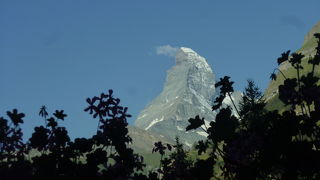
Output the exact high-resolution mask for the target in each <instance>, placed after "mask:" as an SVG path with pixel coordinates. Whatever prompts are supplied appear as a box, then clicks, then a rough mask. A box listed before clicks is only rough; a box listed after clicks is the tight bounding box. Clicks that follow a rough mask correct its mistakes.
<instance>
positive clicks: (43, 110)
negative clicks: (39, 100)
mask: <svg viewBox="0 0 320 180" xmlns="http://www.w3.org/2000/svg"><path fill="white" fill-rule="evenodd" d="M39 116H41V117H44V118H46V117H47V116H48V112H47V107H46V106H41V108H40V112H39Z"/></svg>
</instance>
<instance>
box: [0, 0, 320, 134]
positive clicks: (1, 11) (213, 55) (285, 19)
mask: <svg viewBox="0 0 320 180" xmlns="http://www.w3.org/2000/svg"><path fill="white" fill-rule="evenodd" d="M319 6H320V1H318V0H310V1H297V0H290V1H289V0H284V1H276V0H272V1H255V0H247V1H211V0H210V1H209V0H204V1H169V0H164V1H147V0H141V1H113V2H111V1H80V0H77V1H75V0H73V1H72V0H69V1H40V0H38V1H18V0H16V1H12V0H0V27H1V28H0V68H1V73H0V82H1V90H0V116H4V115H5V113H6V111H8V110H12V109H13V108H17V109H18V110H19V111H21V112H24V113H25V114H26V117H25V118H24V119H25V124H24V125H23V128H24V130H25V133H26V134H25V138H26V137H27V138H28V137H30V134H31V132H32V131H33V127H34V126H36V125H39V124H43V121H42V120H41V118H40V117H39V116H38V111H39V109H40V107H41V106H42V105H46V106H47V107H48V111H49V112H51V113H53V112H54V111H55V110H57V109H59V110H60V109H64V110H65V112H66V113H67V114H68V117H67V118H66V120H65V122H64V123H63V125H65V126H67V128H68V129H69V132H70V135H71V137H72V138H74V137H82V136H91V135H92V134H93V133H94V132H95V129H96V126H97V121H96V120H93V119H92V118H91V117H90V116H89V115H88V113H86V112H84V111H83V109H84V108H85V107H86V106H87V104H86V102H85V99H86V98H87V97H93V96H95V95H98V94H100V93H101V92H104V91H107V90H108V89H113V90H114V95H115V96H116V97H119V98H120V99H121V105H123V106H127V107H129V113H131V114H132V115H133V117H132V118H130V120H129V121H130V123H131V124H132V123H133V121H134V120H135V119H136V117H137V115H138V113H139V112H140V111H141V110H142V109H143V108H144V107H145V106H146V105H147V104H148V103H149V102H150V101H151V100H152V99H153V98H155V97H156V96H157V95H158V94H159V93H160V92H161V91H162V88H163V84H164V82H165V78H166V71H167V70H168V69H170V68H171V67H172V66H173V65H174V64H175V61H174V56H175V54H176V52H177V51H178V50H179V48H180V47H188V48H191V49H192V50H194V51H195V52H197V53H198V54H199V55H200V56H203V57H204V58H206V60H207V62H208V64H209V65H210V66H211V67H212V69H213V70H214V72H215V74H216V78H220V77H222V76H224V75H228V76H230V77H231V79H232V80H233V81H235V89H237V90H243V88H244V87H245V85H246V80H247V79H248V78H251V79H253V80H254V81H256V83H257V84H258V85H259V87H260V88H261V89H264V88H266V87H267V85H268V82H269V75H270V73H271V72H272V70H273V68H274V67H275V65H276V59H277V57H278V56H279V55H280V54H281V53H282V52H283V51H286V50H288V49H291V50H293V51H295V50H297V49H298V48H300V47H301V45H302V43H303V37H304V36H305V35H306V34H307V32H308V31H309V30H310V29H311V28H312V26H313V25H315V24H316V23H317V22H318V21H320V13H319V11H318V9H317V7H319Z"/></svg>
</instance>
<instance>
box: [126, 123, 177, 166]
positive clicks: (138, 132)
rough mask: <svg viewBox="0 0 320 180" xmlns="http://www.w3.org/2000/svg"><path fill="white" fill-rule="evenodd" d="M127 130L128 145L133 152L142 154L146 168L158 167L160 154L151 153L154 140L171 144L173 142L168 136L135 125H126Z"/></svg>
mask: <svg viewBox="0 0 320 180" xmlns="http://www.w3.org/2000/svg"><path fill="white" fill-rule="evenodd" d="M128 130H129V133H128V134H129V136H130V137H131V138H132V144H130V146H131V147H132V149H133V150H134V152H135V153H138V154H140V155H142V156H143V158H144V162H145V163H146V165H147V166H148V169H152V168H158V167H159V162H160V155H159V153H152V149H153V147H154V143H155V142H158V141H161V142H163V143H168V144H171V145H173V144H175V142H174V141H173V140H171V139H170V138H167V137H165V136H163V135H160V134H158V133H155V132H150V131H146V130H144V129H141V128H138V127H135V126H128Z"/></svg>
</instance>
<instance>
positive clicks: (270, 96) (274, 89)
mask: <svg viewBox="0 0 320 180" xmlns="http://www.w3.org/2000/svg"><path fill="white" fill-rule="evenodd" d="M319 32H320V21H319V22H318V23H317V24H316V25H315V26H314V27H313V28H312V29H311V31H310V32H309V33H308V34H307V35H306V36H305V38H304V42H303V45H302V47H301V48H300V49H299V50H297V51H296V52H297V53H301V54H303V55H304V56H305V57H304V58H303V60H302V66H303V68H304V69H302V70H300V72H301V74H302V75H303V74H306V73H307V72H310V71H311V69H312V65H310V64H308V60H309V58H310V57H312V56H314V55H315V47H316V45H317V41H316V38H315V37H314V36H313V35H314V34H315V33H319ZM278 69H279V70H281V72H282V73H283V74H284V75H285V76H286V77H287V78H294V77H296V75H297V72H296V70H295V69H294V68H293V67H292V66H291V65H290V64H289V62H287V61H286V62H283V63H282V64H280V65H279V67H278ZM315 73H316V75H317V76H320V70H319V69H316V70H315ZM284 79H285V78H284V77H283V75H281V73H280V72H278V74H277V79H276V80H274V81H270V83H269V86H268V87H267V89H266V91H265V98H266V100H267V102H268V104H267V109H268V110H280V112H283V111H284V110H286V109H287V108H286V107H284V104H283V103H282V102H281V101H280V100H279V99H278V87H279V85H281V84H283V81H284Z"/></svg>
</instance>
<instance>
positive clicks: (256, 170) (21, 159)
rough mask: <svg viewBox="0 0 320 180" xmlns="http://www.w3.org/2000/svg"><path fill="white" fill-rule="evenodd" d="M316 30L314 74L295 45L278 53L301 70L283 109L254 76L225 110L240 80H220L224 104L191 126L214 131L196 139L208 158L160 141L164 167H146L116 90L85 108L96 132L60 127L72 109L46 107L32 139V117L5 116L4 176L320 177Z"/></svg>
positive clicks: (1, 142) (288, 83)
mask: <svg viewBox="0 0 320 180" xmlns="http://www.w3.org/2000/svg"><path fill="white" fill-rule="evenodd" d="M315 36H316V38H317V39H318V46H317V48H316V55H315V56H314V57H312V58H310V59H309V64H311V65H312V69H311V70H310V72H308V73H307V74H301V73H300V70H301V69H302V68H303V67H302V66H301V60H302V59H303V58H304V57H303V55H302V54H297V53H292V54H290V52H289V51H288V52H286V53H283V54H282V56H281V57H280V58H278V63H279V64H281V63H282V62H284V61H288V62H289V63H290V64H291V65H292V67H293V68H295V70H296V73H297V76H296V78H285V81H284V83H283V84H282V85H280V86H279V99H280V100H281V101H282V102H283V103H284V104H285V106H286V107H285V108H286V109H288V110H286V111H284V112H282V113H279V111H278V110H276V111H267V110H266V108H265V106H266V102H265V101H264V100H263V95H262V93H261V92H260V91H259V89H258V88H257V87H256V86H255V84H254V82H252V81H248V86H247V88H246V89H245V92H244V93H243V101H242V102H241V105H240V107H236V106H233V107H226V108H224V107H222V101H223V99H224V98H226V97H227V96H229V97H231V94H232V92H233V88H232V84H233V82H232V81H230V78H229V77H227V76H226V77H224V78H221V79H220V81H218V82H217V83H216V87H219V88H220V96H219V97H217V98H216V100H215V103H216V104H215V105H214V106H213V107H212V109H213V110H219V113H218V114H217V116H216V119H215V121H211V123H210V124H209V125H206V124H205V121H204V119H203V118H201V117H199V116H196V117H194V118H191V119H189V122H190V124H189V126H188V127H187V128H186V130H187V131H189V130H193V129H197V128H200V129H202V130H203V131H205V132H206V133H207V134H208V136H207V139H205V140H203V141H199V142H198V143H197V144H196V145H195V149H196V151H197V153H198V154H199V155H201V154H206V157H205V158H198V159H196V160H191V159H190V158H188V153H187V152H186V151H185V149H184V148H183V145H182V144H181V143H180V142H179V138H177V139H176V144H175V145H170V144H163V143H162V142H157V143H155V147H154V148H153V150H152V151H153V152H154V153H160V155H161V161H160V162H159V165H160V167H159V168H158V169H157V170H154V171H150V172H146V171H145V170H144V169H145V164H144V163H143V158H142V157H141V156H140V155H138V154H135V153H134V151H133V150H132V149H131V148H130V147H129V146H128V144H129V143H132V139H131V138H130V137H129V135H128V129H127V125H128V123H127V118H128V117H130V115H129V114H127V108H126V107H122V106H120V100H119V99H118V98H115V97H114V96H113V92H112V90H109V92H108V93H107V94H104V93H102V94H101V95H100V96H95V97H93V98H88V99H87V103H88V107H87V108H86V109H85V111H87V112H88V113H90V114H91V115H92V116H93V118H94V119H97V120H98V121H97V123H98V127H97V131H96V133H95V135H94V136H93V137H91V138H76V139H75V140H74V141H71V140H70V138H69V136H68V131H67V130H66V128H65V127H61V126H59V121H61V120H64V119H65V118H66V117H67V115H66V114H65V113H64V111H63V110H57V111H55V112H54V113H53V114H52V116H50V115H49V113H48V112H47V110H46V107H45V106H43V107H42V108H41V109H40V112H39V115H40V116H41V117H43V119H44V126H38V127H35V128H34V133H33V134H32V136H31V138H30V139H29V140H28V141H27V142H26V143H25V142H23V140H22V135H23V133H22V130H21V128H20V125H21V124H22V123H23V118H24V116H25V115H24V114H23V113H20V112H18V110H16V109H14V110H12V111H8V112H7V118H4V117H1V118H0V179H3V180H6V179H10V180H14V179H46V180H50V179H119V180H121V179H166V180H169V179H181V180H182V179H183V180H184V179H186V180H188V179H199V180H204V179H239V180H251V179H259V180H260V179H261V180H262V179H270V180H271V179H283V180H298V179H307V180H309V179H320V86H319V77H316V76H315V71H319V63H320V42H319V39H320V34H315ZM280 75H284V74H280ZM284 76H285V75H284ZM271 78H272V79H276V78H277V75H276V74H272V75H271ZM231 100H232V98H231ZM232 108H233V110H234V112H236V113H232V112H233V111H232V110H231V109H232ZM167 150H170V151H171V150H172V153H171V154H170V155H169V156H165V153H166V152H167ZM150 151H151V150H150Z"/></svg>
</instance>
